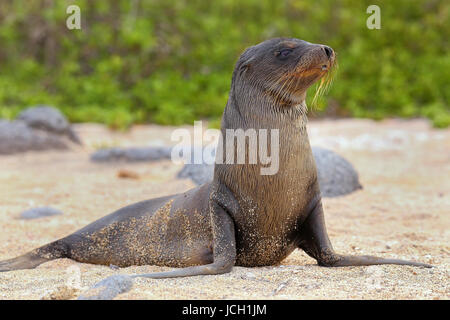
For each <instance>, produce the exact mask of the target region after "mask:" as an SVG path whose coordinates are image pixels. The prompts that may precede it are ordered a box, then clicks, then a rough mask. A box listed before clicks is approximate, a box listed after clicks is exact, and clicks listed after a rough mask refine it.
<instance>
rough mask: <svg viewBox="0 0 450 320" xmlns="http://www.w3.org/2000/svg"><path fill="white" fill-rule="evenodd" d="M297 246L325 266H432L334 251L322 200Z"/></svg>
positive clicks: (307, 220)
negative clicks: (347, 254) (326, 225)
mask: <svg viewBox="0 0 450 320" xmlns="http://www.w3.org/2000/svg"><path fill="white" fill-rule="evenodd" d="M301 230H302V231H301V232H302V234H301V242H300V245H299V247H300V248H301V249H303V250H304V251H305V252H306V253H307V254H308V255H309V256H311V257H313V258H314V259H316V260H317V262H318V264H319V265H321V266H326V267H346V266H370V265H378V264H399V265H409V266H416V267H426V268H432V267H433V266H432V265H429V264H426V263H420V262H414V261H406V260H399V259H385V258H379V257H374V256H345V255H340V254H337V253H335V252H334V250H333V247H332V245H331V242H330V239H329V238H328V234H327V230H326V227H325V220H324V216H323V208H322V202H321V201H319V202H318V204H317V205H316V206H315V208H314V210H313V211H312V212H311V213H310V215H309V216H308V218H307V219H306V221H305V223H304V225H303V226H302V229H301Z"/></svg>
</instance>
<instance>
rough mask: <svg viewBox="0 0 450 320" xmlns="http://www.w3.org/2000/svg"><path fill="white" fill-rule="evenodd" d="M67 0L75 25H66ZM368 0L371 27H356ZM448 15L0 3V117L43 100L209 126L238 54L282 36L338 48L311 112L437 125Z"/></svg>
mask: <svg viewBox="0 0 450 320" xmlns="http://www.w3.org/2000/svg"><path fill="white" fill-rule="evenodd" d="M71 4H76V5H78V6H80V8H81V20H82V29H81V30H68V29H67V28H66V19H67V17H68V14H66V8H67V6H68V5H71ZM370 4H377V5H379V6H380V8H381V30H369V29H368V28H367V27H366V20H367V18H368V16H369V14H367V13H366V8H367V7H368V6H369V5H370ZM449 11H450V2H449V1H446V0H416V1H410V0H396V1H375V0H370V1H361V0H338V1H326V0H306V1H301V0H296V1H295V0H292V1H284V0H279V1H263V0H246V1H241V0H220V1H204V0H201V1H197V0H153V1H152V0H149V1H145V0H110V1H109V0H108V1H106V0H105V1H100V0H98V1H92V0H71V1H70V0H1V2H0V117H5V118H12V117H14V116H15V115H16V114H17V113H18V112H19V111H20V110H21V109H23V108H25V107H28V106H30V105H34V104H50V105H54V106H56V107H58V108H60V109H61V110H62V111H63V112H64V113H65V114H66V115H67V116H68V117H69V118H70V120H71V121H75V122H85V121H89V122H102V123H106V124H108V125H109V126H110V127H112V128H126V127H128V126H129V125H130V124H132V123H147V122H153V123H160V124H174V125H178V124H182V123H192V122H193V121H194V119H210V120H212V123H216V124H217V119H219V118H220V116H221V114H222V111H223V108H224V106H225V103H226V100H227V96H228V90H229V86H230V81H231V73H232V70H233V67H234V63H235V61H236V60H237V58H238V56H239V54H240V53H241V52H242V51H243V50H244V49H245V48H246V47H248V46H251V45H253V44H256V43H258V42H260V41H263V40H265V39H268V38H272V37H278V36H287V37H297V38H301V39H304V40H307V41H310V42H315V43H323V44H327V45H330V46H331V47H333V48H334V49H335V50H336V51H337V53H338V60H339V71H338V73H337V76H336V78H335V81H334V83H333V86H332V87H331V89H330V91H329V93H328V94H327V95H325V96H324V97H323V98H322V99H321V100H319V103H318V105H317V107H316V109H315V111H313V112H312V116H352V117H369V118H374V119H382V118H384V117H391V116H399V117H417V116H422V117H427V118H429V119H431V121H432V122H433V124H434V125H435V126H437V127H446V126H448V125H449V124H450V111H449V98H450V88H449V85H450V81H449V77H450V76H449V70H450V55H449V42H448V41H449V39H450V30H449V29H450V27H449ZM312 96H313V94H312V92H310V94H309V99H310V98H311V97H312Z"/></svg>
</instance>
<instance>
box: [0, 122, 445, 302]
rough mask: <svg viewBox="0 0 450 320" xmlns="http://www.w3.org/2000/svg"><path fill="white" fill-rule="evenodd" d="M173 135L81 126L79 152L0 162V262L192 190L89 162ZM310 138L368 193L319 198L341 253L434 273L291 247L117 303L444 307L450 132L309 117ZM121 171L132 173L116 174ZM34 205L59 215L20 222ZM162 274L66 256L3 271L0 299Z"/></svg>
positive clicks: (165, 173)
mask: <svg viewBox="0 0 450 320" xmlns="http://www.w3.org/2000/svg"><path fill="white" fill-rule="evenodd" d="M185 128H187V129H189V130H192V127H189V126H186V127H185ZM173 129H175V128H174V127H160V126H156V125H146V126H135V127H133V128H132V129H131V130H130V131H128V132H113V131H110V130H108V129H106V128H105V127H104V126H101V125H97V124H80V125H75V130H76V131H77V132H78V133H79V135H80V137H81V138H82V140H83V141H84V143H85V145H84V146H83V147H79V148H76V149H73V150H71V151H67V152H57V151H51V152H30V153H25V154H19V155H13V156H1V157H0V229H1V231H2V232H1V233H0V260H4V259H9V258H12V257H15V256H18V255H20V254H23V253H25V252H27V251H29V250H31V249H34V248H36V247H39V246H41V245H43V244H45V243H48V242H50V241H53V240H56V239H58V238H61V237H63V236H66V235H68V234H70V233H72V232H73V231H75V230H77V229H79V228H81V227H83V226H85V225H87V224H88V223H90V222H92V221H94V220H96V219H98V218H100V217H102V216H104V215H106V214H108V213H111V212H113V211H115V210H116V209H119V208H121V207H123V206H125V205H128V204H131V203H134V202H137V201H141V200H145V199H149V198H153V197H159V196H164V195H169V194H172V193H178V192H183V191H186V190H187V189H189V188H192V187H193V186H194V184H193V183H192V182H191V181H190V180H180V179H177V178H176V174H177V172H178V171H179V170H180V169H181V168H182V165H176V164H173V163H172V162H171V161H170V160H165V161H158V162H152V163H133V164H130V163H116V164H98V163H93V162H90V161H89V155H90V154H91V153H92V152H93V151H95V150H96V149H98V148H100V147H110V146H148V145H164V144H174V142H173V141H171V139H170V137H171V132H172V131H173ZM308 131H309V136H310V141H311V145H313V146H321V147H325V148H328V149H331V150H334V151H336V152H338V153H339V154H341V155H342V156H344V157H345V158H346V159H348V160H349V161H350V162H351V163H352V164H353V165H354V167H355V168H356V170H357V171H358V172H359V175H360V181H361V183H362V185H363V186H364V188H363V189H362V190H360V191H357V192H355V193H352V194H350V195H347V196H343V197H337V198H325V199H324V200H323V204H324V209H325V216H326V223H327V228H328V232H329V235H330V238H331V241H332V243H333V246H334V248H335V249H336V251H338V252H341V253H346V254H358V255H361V254H370V255H378V256H383V257H393V258H402V259H408V260H417V261H420V262H425V263H430V264H433V265H434V266H435V267H434V268H432V269H425V268H414V267H409V266H393V265H383V266H370V267H344V268H324V267H319V266H317V264H316V261H315V260H313V259H312V258H310V257H308V256H307V255H306V254H305V253H304V252H302V251H300V250H296V251H295V252H294V253H293V254H291V255H290V256H289V257H288V258H287V259H285V260H284V261H283V262H282V263H281V264H280V265H277V266H271V267H263V268H243V267H235V268H234V269H233V271H232V272H231V273H229V274H224V275H218V276H198V277H192V278H179V279H164V280H150V279H136V280H135V282H134V286H133V288H132V289H131V290H130V291H129V292H127V293H124V294H121V295H119V296H118V297H116V299H449V298H450V277H449V276H450V273H449V270H450V269H449V266H450V256H449V253H450V130H449V129H445V130H438V129H433V128H431V127H430V125H429V123H428V122H427V121H425V120H396V119H395V120H394V119H392V120H385V121H382V122H375V121H372V120H358V119H351V120H350V119H348V120H347V119H344V120H320V121H311V122H310V123H309V125H308ZM121 170H127V171H129V172H132V173H134V174H135V176H134V177H130V178H126V177H125V178H124V177H122V178H121V177H119V176H118V173H119V171H121ZM132 176H133V175H132ZM136 177H137V179H136ZM39 206H51V207H54V208H57V209H59V210H61V211H63V214H62V215H57V216H51V217H45V218H40V219H34V220H22V219H18V216H19V215H20V213H21V212H22V211H24V210H26V209H30V208H33V207H39ZM162 270H169V268H164V267H156V266H139V267H129V268H124V269H119V270H117V269H112V268H110V267H108V266H96V265H89V264H82V263H78V262H75V261H72V260H69V259H59V260H55V261H50V262H48V263H45V264H42V265H41V266H39V267H38V268H36V269H34V270H20V271H14V272H6V273H0V299H43V298H44V299H76V298H77V296H78V295H79V294H80V293H81V292H83V291H84V290H85V289H86V288H89V287H90V286H92V285H93V284H95V283H96V282H98V281H100V280H101V279H103V278H105V277H107V276H110V275H113V274H134V273H145V272H152V271H162Z"/></svg>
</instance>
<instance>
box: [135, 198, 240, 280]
mask: <svg viewBox="0 0 450 320" xmlns="http://www.w3.org/2000/svg"><path fill="white" fill-rule="evenodd" d="M210 210H211V226H212V230H213V246H214V249H213V250H214V261H213V263H211V264H206V265H202V266H193V267H187V268H182V269H177V270H173V271H167V272H155V273H147V274H138V275H134V276H133V278H139V277H144V278H152V279H163V278H178V277H191V276H199V275H214V274H222V273H227V272H230V271H231V269H232V268H233V265H234V263H235V261H236V237H235V233H234V222H233V219H232V218H231V216H230V215H229V214H228V213H227V212H226V211H225V210H224V208H223V207H222V206H221V205H219V204H217V203H216V202H214V201H211V203H210Z"/></svg>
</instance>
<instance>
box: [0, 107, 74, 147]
mask: <svg viewBox="0 0 450 320" xmlns="http://www.w3.org/2000/svg"><path fill="white" fill-rule="evenodd" d="M68 139H70V140H71V141H73V142H75V143H78V144H81V141H80V139H79V138H78V136H77V135H76V134H75V132H74V131H73V130H72V128H71V127H70V124H69V122H68V121H67V119H66V118H65V117H64V115H63V114H62V113H61V112H59V110H57V109H55V108H52V107H46V106H38V107H32V108H28V109H26V110H24V111H23V112H22V113H21V114H19V116H18V117H17V119H16V120H15V121H6V120H0V154H14V153H19V152H26V151H41V150H50V149H56V150H64V149H68V144H67V142H68Z"/></svg>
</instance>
